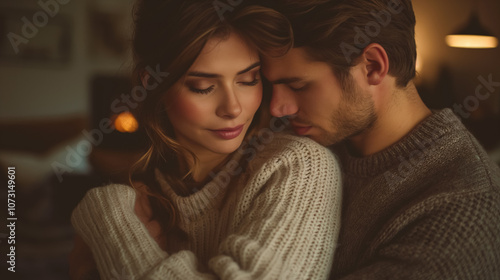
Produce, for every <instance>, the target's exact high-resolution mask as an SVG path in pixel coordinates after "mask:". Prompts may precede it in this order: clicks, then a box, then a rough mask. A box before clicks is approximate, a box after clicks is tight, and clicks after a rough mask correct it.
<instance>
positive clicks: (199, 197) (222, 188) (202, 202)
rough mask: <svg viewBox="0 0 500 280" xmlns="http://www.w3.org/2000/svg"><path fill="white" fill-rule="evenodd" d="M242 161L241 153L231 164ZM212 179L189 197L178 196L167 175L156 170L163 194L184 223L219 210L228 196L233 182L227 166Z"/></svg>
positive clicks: (231, 160)
mask: <svg viewBox="0 0 500 280" xmlns="http://www.w3.org/2000/svg"><path fill="white" fill-rule="evenodd" d="M240 159H241V154H240V153H234V154H233V155H232V156H231V158H230V160H229V161H228V163H229V162H234V161H237V162H239V160H240ZM210 176H211V177H212V179H211V180H210V181H209V182H208V183H206V184H205V185H204V186H202V187H201V189H200V190H198V191H196V192H194V193H193V194H191V195H189V196H180V195H178V194H177V193H176V192H175V191H174V190H173V189H172V187H171V186H170V184H169V183H168V182H167V180H166V178H165V175H164V174H162V172H161V171H160V170H158V169H156V170H155V177H156V180H157V182H158V184H159V185H160V187H161V189H162V191H163V194H164V195H165V196H167V197H168V198H169V200H170V201H171V202H172V203H173V204H174V206H175V207H176V208H177V210H178V211H179V213H180V217H181V220H182V222H183V223H187V222H190V221H195V220H196V219H198V218H199V217H201V216H203V215H204V213H207V212H210V211H212V210H213V209H218V208H219V207H220V206H221V203H222V201H223V199H224V197H225V196H226V193H227V189H228V188H229V184H230V182H231V181H232V179H234V178H231V176H230V175H229V173H228V172H227V171H226V168H225V166H224V167H223V168H222V169H221V170H219V172H218V173H217V174H213V173H212V174H211V175H210Z"/></svg>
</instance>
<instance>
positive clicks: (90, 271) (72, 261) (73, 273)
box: [69, 235, 100, 280]
mask: <svg viewBox="0 0 500 280" xmlns="http://www.w3.org/2000/svg"><path fill="white" fill-rule="evenodd" d="M69 275H70V277H71V279H73V280H94V279H100V277H99V272H98V270H97V265H96V263H95V261H94V256H92V251H91V250H90V248H89V246H87V244H85V241H83V239H82V238H81V237H80V236H79V235H75V241H74V247H73V250H72V251H71V253H70V255H69Z"/></svg>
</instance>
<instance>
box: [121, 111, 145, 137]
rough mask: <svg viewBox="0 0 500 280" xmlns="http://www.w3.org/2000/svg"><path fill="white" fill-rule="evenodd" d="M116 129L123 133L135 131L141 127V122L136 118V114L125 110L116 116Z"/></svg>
mask: <svg viewBox="0 0 500 280" xmlns="http://www.w3.org/2000/svg"><path fill="white" fill-rule="evenodd" d="M115 128H116V130H118V131H120V132H123V133H133V132H136V131H137V129H139V123H138V122H137V120H136V119H135V117H134V115H132V113H130V112H123V113H121V114H119V115H118V116H116V119H115Z"/></svg>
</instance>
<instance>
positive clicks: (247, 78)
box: [239, 69, 260, 86]
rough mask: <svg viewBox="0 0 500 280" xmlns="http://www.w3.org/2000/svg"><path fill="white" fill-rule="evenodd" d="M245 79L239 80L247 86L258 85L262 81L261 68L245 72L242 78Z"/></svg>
mask: <svg viewBox="0 0 500 280" xmlns="http://www.w3.org/2000/svg"><path fill="white" fill-rule="evenodd" d="M242 80H243V81H241V82H239V83H240V84H242V85H245V86H256V85H258V84H259V82H260V71H259V69H257V70H254V72H250V73H248V74H245V75H244V76H243V78H242Z"/></svg>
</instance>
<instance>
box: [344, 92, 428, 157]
mask: <svg viewBox="0 0 500 280" xmlns="http://www.w3.org/2000/svg"><path fill="white" fill-rule="evenodd" d="M385 104H387V105H386V106H382V107H380V108H379V109H378V113H377V116H378V118H377V121H376V122H375V123H374V125H373V126H372V127H371V128H370V129H368V130H366V131H365V132H363V133H361V134H359V135H357V136H355V137H352V138H351V139H350V144H351V148H352V150H354V151H355V152H356V154H357V155H359V156H369V155H373V154H375V153H378V152H381V151H383V150H385V149H387V148H389V147H390V146H391V145H393V144H395V143H397V142H398V141H400V140H401V139H402V138H403V137H404V136H406V135H407V134H408V133H410V132H411V131H412V130H413V129H414V128H415V127H416V126H417V125H418V124H419V123H421V122H422V121H423V120H425V119H426V118H427V117H429V116H430V115H431V114H432V112H431V111H430V110H429V108H427V106H426V105H425V104H424V103H423V101H422V99H420V96H419V95H418V92H417V90H416V88H415V86H414V85H410V86H409V87H408V88H407V89H405V90H398V91H397V92H393V93H392V94H391V96H390V97H389V100H388V102H385Z"/></svg>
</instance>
